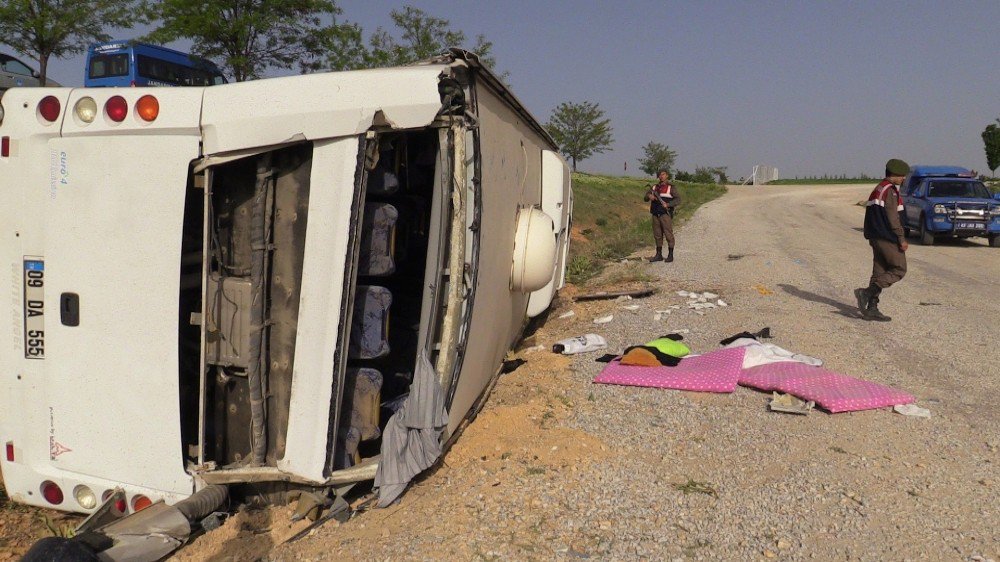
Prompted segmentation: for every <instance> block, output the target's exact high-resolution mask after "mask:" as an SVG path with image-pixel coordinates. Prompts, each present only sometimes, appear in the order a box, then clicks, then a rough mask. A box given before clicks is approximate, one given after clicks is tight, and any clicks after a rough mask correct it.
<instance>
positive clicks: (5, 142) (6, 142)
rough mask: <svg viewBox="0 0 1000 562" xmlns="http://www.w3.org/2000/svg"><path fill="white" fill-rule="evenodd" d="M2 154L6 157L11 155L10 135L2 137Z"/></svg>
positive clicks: (0, 151) (0, 139) (0, 143)
mask: <svg viewBox="0 0 1000 562" xmlns="http://www.w3.org/2000/svg"><path fill="white" fill-rule="evenodd" d="M0 156H3V157H4V158H6V157H8V156H10V137H2V138H0Z"/></svg>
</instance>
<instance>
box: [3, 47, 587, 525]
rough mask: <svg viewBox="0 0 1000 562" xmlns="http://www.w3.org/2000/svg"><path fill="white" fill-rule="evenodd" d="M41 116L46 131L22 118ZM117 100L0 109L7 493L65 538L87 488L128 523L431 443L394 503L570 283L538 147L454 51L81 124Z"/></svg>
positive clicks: (561, 227)
mask: <svg viewBox="0 0 1000 562" xmlns="http://www.w3.org/2000/svg"><path fill="white" fill-rule="evenodd" d="M118 94H119V95H123V96H124V97H125V98H126V100H127V102H128V103H129V104H130V106H131V105H134V104H135V103H136V100H137V99H138V97H140V96H141V95H146V91H145V90H143V89H140V88H136V89H131V90H129V91H124V92H118ZM45 95H54V96H56V97H57V98H58V100H59V101H60V103H61V107H62V108H64V110H63V112H62V114H61V115H60V119H59V120H58V121H57V122H52V123H45V122H43V121H44V119H42V118H41V117H39V114H36V112H35V111H34V108H35V107H36V106H37V105H38V104H39V100H40V99H41V98H42V97H43V96H45ZM110 95H111V93H109V92H108V91H106V90H104V91H98V90H88V89H48V90H45V91H41V90H37V89H18V90H12V91H11V92H8V93H7V94H6V95H5V97H4V98H3V99H2V100H0V103H2V105H3V107H4V108H5V114H4V120H3V122H2V123H0V135H3V136H4V137H7V138H9V139H10V140H9V142H10V145H11V150H10V152H9V153H8V154H6V155H5V156H3V157H0V172H2V173H0V190H2V191H4V192H6V193H8V195H9V196H10V198H11V200H13V201H17V203H16V204H14V205H12V206H4V208H2V209H0V224H3V225H5V226H4V228H5V230H6V231H7V232H5V237H4V242H3V243H2V244H0V260H2V261H3V262H4V263H6V264H8V267H9V268H10V270H11V294H12V298H11V303H10V306H11V316H12V319H13V320H12V321H13V326H12V338H13V340H14V341H13V344H12V345H8V346H5V347H4V348H3V351H2V352H0V371H2V373H0V375H2V377H3V378H2V382H0V385H2V387H0V390H2V392H0V394H2V396H3V398H0V400H4V401H5V404H4V411H5V412H16V415H9V414H5V415H4V416H3V417H2V418H0V442H5V443H10V444H11V446H10V447H8V450H9V451H11V453H10V454H9V455H7V457H3V458H0V467H2V469H3V471H4V478H5V482H6V486H7V488H8V491H9V493H10V494H11V496H12V497H13V498H14V499H15V500H17V501H21V502H24V503H30V504H35V505H41V506H45V507H53V508H57V509H66V510H71V511H79V512H85V513H90V512H93V511H94V510H96V509H97V506H96V505H90V504H89V502H88V501H84V499H81V498H87V497H88V496H86V494H83V495H80V494H79V493H78V492H79V491H80V490H81V489H86V490H87V491H89V492H91V493H92V494H93V495H95V496H96V497H102V496H104V495H106V492H107V491H110V490H115V489H122V490H123V493H124V494H125V496H126V497H127V498H129V503H130V507H132V506H134V505H135V503H136V500H137V498H139V497H145V498H151V499H153V500H154V501H155V500H164V501H166V502H167V503H168V504H171V503H174V502H177V501H179V500H181V499H183V498H186V497H188V496H190V495H191V494H192V493H193V492H195V491H196V490H200V489H203V488H206V487H209V486H211V485H213V484H224V485H229V486H230V487H232V486H236V487H237V488H239V489H242V490H246V491H252V492H253V493H262V494H277V496H274V497H283V494H285V493H287V492H288V491H291V490H297V489H306V490H315V489H324V488H329V487H332V486H336V485H340V484H343V483H347V482H356V481H361V480H370V479H374V478H375V476H376V472H377V471H379V469H380V468H379V467H380V465H381V466H382V468H383V469H385V467H387V466H389V464H390V463H387V462H385V459H387V458H388V457H387V455H388V456H392V458H393V459H395V460H399V459H405V458H412V457H413V455H411V454H408V453H412V449H409V450H407V449H406V448H407V447H408V446H409V445H407V443H413V442H414V441H413V440H412V439H411V438H409V437H403V438H399V439H395V438H393V439H390V438H387V437H386V435H387V433H386V432H387V431H390V430H389V429H388V428H390V427H395V428H396V429H393V430H391V431H392V432H395V433H394V435H397V437H398V436H399V435H404V436H405V435H411V433H412V432H415V433H412V435H414V436H416V435H419V438H418V441H419V440H424V441H423V442H429V441H427V439H428V435H430V436H431V438H430V440H431V441H433V442H436V444H437V445H438V446H439V448H437V449H435V448H434V447H426V448H425V449H427V450H430V453H429V454H425V455H423V457H424V458H423V459H421V460H419V461H416V462H411V463H406V462H404V463H402V464H403V465H407V467H408V468H406V469H405V470H396V471H394V472H393V474H394V475H395V476H393V477H392V478H390V480H389V481H391V482H392V483H393V484H394V487H395V488H396V489H397V493H398V492H399V491H401V490H402V488H401V487H399V484H402V486H403V487H405V481H406V480H407V479H408V478H409V477H412V475H413V474H416V472H419V470H422V469H424V468H426V467H427V466H429V465H430V464H431V463H432V462H433V461H434V460H435V459H436V457H437V455H438V454H439V453H440V451H441V450H444V449H445V448H446V447H447V445H448V443H449V442H450V440H451V439H452V438H453V436H454V435H456V433H457V430H458V429H459V428H460V426H461V424H462V423H463V422H464V421H465V420H467V419H468V418H469V417H470V416H471V415H473V414H474V413H475V411H476V409H477V407H478V404H479V403H481V401H482V399H483V397H484V395H485V393H486V391H487V389H488V388H489V385H490V382H491V381H492V380H493V379H494V377H495V376H496V374H497V372H498V370H499V368H500V365H501V362H502V359H503V357H504V354H505V353H506V352H507V351H508V350H509V348H510V346H511V345H512V344H513V343H514V342H515V341H516V340H517V338H518V337H519V336H520V333H521V330H522V329H523V327H524V325H525V323H526V321H527V319H528V318H529V316H534V315H537V314H540V313H541V312H543V311H544V310H545V309H546V308H547V307H548V305H549V303H550V302H551V300H552V298H553V296H554V294H555V291H557V290H558V289H559V288H560V287H561V286H562V284H563V278H564V275H563V272H564V269H565V261H566V248H567V246H568V240H569V226H570V221H571V213H572V196H571V189H570V183H569V173H568V169H567V167H566V164H565V162H564V161H563V159H562V158H561V157H560V156H559V155H558V153H557V152H556V150H557V147H556V146H555V145H554V143H553V142H552V140H551V138H550V137H549V136H548V135H547V134H546V133H545V131H544V129H543V128H542V127H541V125H540V124H539V123H538V122H537V121H536V120H535V119H533V118H532V117H531V115H530V114H529V113H528V112H527V111H526V110H525V109H524V107H523V106H522V105H521V104H520V102H518V100H517V99H516V98H515V97H514V96H513V94H511V93H510V91H509V90H507V89H506V88H505V87H504V86H503V84H502V83H501V82H500V81H499V80H497V79H496V77H495V76H493V75H492V74H491V73H490V72H489V71H488V70H487V69H485V68H484V67H482V65H480V64H479V62H478V60H477V59H476V58H475V56H474V55H470V54H468V53H465V52H463V51H452V52H449V53H447V54H444V55H442V56H441V57H438V58H436V59H434V60H431V61H427V62H425V63H421V64H418V65H414V66H410V67H403V68H394V69H378V70H365V71H356V72H344V73H330V74H316V75H308V76H297V77H288V78H277V79H272V80H261V81H256V82H246V83H240V84H229V85H223V86H217V87H213V88H186V89H181V88H178V89H169V90H164V89H161V90H156V91H155V95H156V96H157V97H158V101H159V107H160V108H161V109H160V117H158V118H156V120H155V121H152V122H141V121H140V120H138V118H136V119H131V120H129V119H127V120H125V121H124V122H123V123H113V122H112V121H110V120H108V119H100V118H99V119H97V120H95V121H93V122H90V123H87V122H84V121H81V119H80V118H79V116H78V115H77V114H75V113H74V112H73V109H72V108H74V107H76V104H77V103H78V102H79V101H80V100H82V99H83V98H88V97H89V98H91V99H94V100H96V101H97V103H98V104H100V103H101V102H102V101H103V99H104V98H106V97H109V96H110ZM30 268H35V269H30ZM39 268H40V269H39ZM38 271H43V272H44V274H43V278H44V281H43V285H42V286H38V287H36V286H33V285H30V284H29V283H28V281H30V280H32V279H31V278H30V276H29V272H34V273H31V275H34V276H35V277H37V276H38V275H39V274H38V273H37V272H38ZM67 295H73V297H68V296H67ZM29 300H30V301H33V302H34V301H37V302H38V304H37V306H38V307H40V310H43V311H44V314H43V315H42V316H43V317H44V328H42V329H43V330H44V351H43V352H42V353H41V356H29V355H28V354H27V352H26V350H27V349H28V347H27V345H28V340H31V339H37V338H34V337H33V334H31V333H29V332H33V330H34V329H36V328H37V327H38V326H41V324H38V323H37V322H38V320H37V319H32V320H30V321H29V320H28V319H27V315H26V311H27V310H28V308H27V307H28V304H27V302H28V301H29ZM74 314H75V317H76V319H77V322H76V323H75V324H74V323H73V322H67V321H66V320H67V317H68V316H74ZM421 371H422V372H424V374H426V375H427V376H426V377H425V378H423V379H421V381H422V382H421V384H415V379H416V378H417V376H418V372H421ZM420 388H422V389H424V390H426V395H427V396H431V397H432V398H430V399H419V400H418V399H417V398H416V397H415V394H419V393H417V392H416V390H415V389H420ZM434 397H437V398H434ZM439 408H440V409H441V410H440V411H438V409H439ZM407 409H409V414H408V415H407V416H406V420H405V423H404V420H403V418H402V417H400V418H397V419H396V421H397V422H399V424H396V425H393V422H392V421H391V420H392V419H393V416H396V415H397V414H399V412H401V411H406V410H407ZM414 414H421V415H419V416H415V415H414ZM424 414H427V415H426V416H425V415H424ZM441 414H443V415H441ZM417 418H421V419H423V418H426V419H427V420H430V421H428V422H427V423H426V424H425V425H426V426H425V427H416V426H420V425H421V424H422V423H423V422H421V421H419V420H417ZM414 420H417V421H414ZM400 428H402V429H400ZM428 431H430V433H428ZM400 432H402V433H400ZM394 466H396V467H397V468H398V467H399V466H400V463H395V464H394ZM400 474H409V475H410V476H406V477H400V476H399V475H400ZM400 478H402V481H400ZM50 484H53V485H55V486H56V487H58V488H59V489H60V490H62V491H63V492H64V497H63V499H62V501H61V502H60V503H54V502H52V501H50V499H52V498H50V497H49V496H48V495H47V494H46V492H45V490H46V489H47V488H46V486H49V485H50ZM389 499H390V500H391V498H389ZM95 503H97V504H99V503H100V502H95Z"/></svg>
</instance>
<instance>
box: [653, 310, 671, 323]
mask: <svg viewBox="0 0 1000 562" xmlns="http://www.w3.org/2000/svg"><path fill="white" fill-rule="evenodd" d="M671 312H672V310H669V309H667V310H657V311H655V313H654V314H653V321H654V322H659V321H661V320H663V317H664V316H667V315H668V314H670V313H671Z"/></svg>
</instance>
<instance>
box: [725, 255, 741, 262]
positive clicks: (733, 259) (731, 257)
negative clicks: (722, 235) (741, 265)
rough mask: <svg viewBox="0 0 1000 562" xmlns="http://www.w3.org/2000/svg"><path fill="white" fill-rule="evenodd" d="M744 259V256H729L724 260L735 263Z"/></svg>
mask: <svg viewBox="0 0 1000 562" xmlns="http://www.w3.org/2000/svg"><path fill="white" fill-rule="evenodd" d="M745 257H746V254H729V255H728V256H726V259H727V260H729V261H736V260H740V259H743V258H745Z"/></svg>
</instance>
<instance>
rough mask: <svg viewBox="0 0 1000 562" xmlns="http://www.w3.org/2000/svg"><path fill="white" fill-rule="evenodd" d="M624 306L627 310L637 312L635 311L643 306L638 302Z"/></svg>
mask: <svg viewBox="0 0 1000 562" xmlns="http://www.w3.org/2000/svg"><path fill="white" fill-rule="evenodd" d="M622 308H624V309H625V310H628V311H630V312H635V311H637V310H639V309H640V308H642V307H641V306H639V305H637V304H630V305H626V306H623V307H622Z"/></svg>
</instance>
